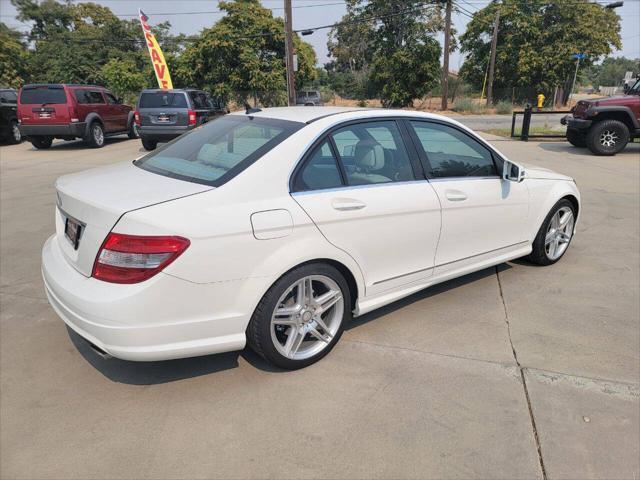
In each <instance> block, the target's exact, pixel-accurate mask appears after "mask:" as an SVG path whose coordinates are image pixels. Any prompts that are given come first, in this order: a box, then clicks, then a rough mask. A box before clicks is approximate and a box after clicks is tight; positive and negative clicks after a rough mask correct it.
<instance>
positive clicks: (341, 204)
mask: <svg viewBox="0 0 640 480" xmlns="http://www.w3.org/2000/svg"><path fill="white" fill-rule="evenodd" d="M331 206H332V207H333V208H334V209H336V210H341V211H346V212H348V211H350V210H360V209H362V208H364V207H366V206H367V205H366V204H365V203H364V202H361V201H360V200H354V199H352V198H334V199H333V200H332V201H331Z"/></svg>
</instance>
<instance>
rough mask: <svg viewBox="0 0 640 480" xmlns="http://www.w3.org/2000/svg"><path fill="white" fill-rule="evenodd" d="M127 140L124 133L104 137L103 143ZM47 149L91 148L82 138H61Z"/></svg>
mask: <svg viewBox="0 0 640 480" xmlns="http://www.w3.org/2000/svg"><path fill="white" fill-rule="evenodd" d="M127 140H130V139H129V137H127V136H125V135H123V136H119V137H107V138H105V142H104V144H105V146H109V145H112V144H114V143H120V142H125V141H127ZM27 143H28V142H27ZM49 149H50V150H83V149H87V150H92V148H91V147H90V146H88V145H87V144H86V143H84V141H83V140H63V141H61V142H57V143H54V144H53V145H51V147H49ZM31 150H32V151H34V152H35V151H37V150H38V149H37V148H36V147H31ZM43 151H44V152H46V150H43Z"/></svg>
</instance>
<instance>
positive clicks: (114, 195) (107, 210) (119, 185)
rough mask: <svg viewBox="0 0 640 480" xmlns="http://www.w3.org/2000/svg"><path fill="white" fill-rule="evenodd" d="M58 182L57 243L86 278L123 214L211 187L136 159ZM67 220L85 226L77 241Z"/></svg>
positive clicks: (73, 175)
mask: <svg viewBox="0 0 640 480" xmlns="http://www.w3.org/2000/svg"><path fill="white" fill-rule="evenodd" d="M55 187H56V193H57V207H56V236H57V237H58V242H59V244H60V247H61V249H62V251H63V253H64V255H65V257H66V259H67V260H68V261H69V263H70V264H71V265H72V266H73V267H74V268H75V269H76V270H78V271H79V272H80V273H81V274H83V275H85V276H87V277H89V276H91V272H92V269H93V263H94V261H95V258H96V255H97V253H98V250H99V249H100V247H101V245H102V242H104V239H105V238H106V236H107V234H108V233H109V232H110V231H111V229H112V228H113V227H114V225H115V224H116V223H117V221H118V219H119V218H120V217H121V216H122V215H123V214H125V213H127V212H130V211H132V210H138V209H140V208H144V207H148V206H150V205H155V204H157V203H162V202H166V201H169V200H175V199H177V198H180V197H184V196H187V195H193V194H196V193H200V192H204V191H207V190H210V189H211V188H212V187H210V186H207V185H201V184H197V183H191V182H185V181H182V180H176V179H173V178H169V177H165V176H162V175H157V174H155V173H151V172H148V171H146V170H142V169H141V168H138V167H136V166H135V165H133V163H131V162H124V163H117V164H114V165H110V166H107V167H101V168H96V169H92V170H87V171H85V172H80V173H75V174H71V175H65V176H63V177H60V178H59V179H58V180H57V181H56V185H55ZM68 221H70V222H71V224H73V223H78V224H79V225H80V227H81V229H80V234H79V238H78V241H77V242H76V245H74V244H73V243H72V241H71V240H70V239H69V237H68V236H67V235H66V234H65V230H66V227H67V225H68ZM76 246H77V248H76Z"/></svg>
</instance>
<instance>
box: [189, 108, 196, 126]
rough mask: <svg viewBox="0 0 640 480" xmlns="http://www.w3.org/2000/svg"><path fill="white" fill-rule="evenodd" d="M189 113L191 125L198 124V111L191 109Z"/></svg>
mask: <svg viewBox="0 0 640 480" xmlns="http://www.w3.org/2000/svg"><path fill="white" fill-rule="evenodd" d="M187 113H188V114H189V125H195V124H196V112H195V111H193V110H189V111H188V112H187Z"/></svg>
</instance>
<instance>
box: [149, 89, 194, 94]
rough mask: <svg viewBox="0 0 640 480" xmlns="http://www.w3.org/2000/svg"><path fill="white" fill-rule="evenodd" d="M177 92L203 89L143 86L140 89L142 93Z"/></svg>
mask: <svg viewBox="0 0 640 480" xmlns="http://www.w3.org/2000/svg"><path fill="white" fill-rule="evenodd" d="M177 92H204V90H199V89H197V88H171V89H165V88H145V89H144V90H142V93H177Z"/></svg>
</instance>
